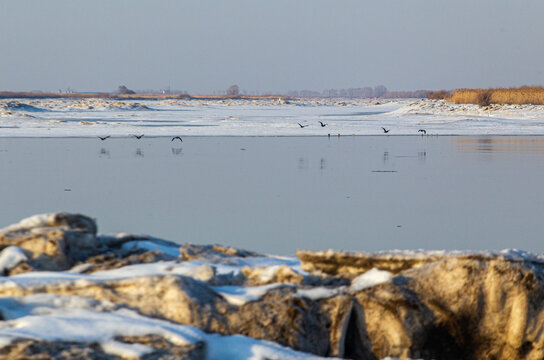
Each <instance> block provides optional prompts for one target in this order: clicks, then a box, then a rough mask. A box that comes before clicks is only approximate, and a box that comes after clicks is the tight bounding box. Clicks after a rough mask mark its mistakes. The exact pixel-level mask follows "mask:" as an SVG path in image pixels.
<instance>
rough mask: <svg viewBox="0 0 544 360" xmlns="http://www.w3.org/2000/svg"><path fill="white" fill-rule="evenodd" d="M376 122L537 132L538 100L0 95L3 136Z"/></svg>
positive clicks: (455, 131) (312, 127)
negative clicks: (521, 102)
mask: <svg viewBox="0 0 544 360" xmlns="http://www.w3.org/2000/svg"><path fill="white" fill-rule="evenodd" d="M319 122H322V123H323V124H325V126H324V127H323V126H321V124H320V123H319ZM299 124H301V125H303V126H304V127H301V126H300V125H299ZM306 125H308V126H306ZM382 127H385V128H387V129H390V132H389V133H388V135H418V134H419V133H418V130H420V129H424V130H426V131H427V134H428V135H430V134H433V135H484V134H487V135H541V134H544V106H536V105H493V106H490V107H486V108H482V107H479V106H477V105H457V104H450V103H447V102H445V101H435V100H379V101H377V100H369V99H362V100H346V99H343V100H342V99H340V100H338V99H331V100H329V99H320V100H308V99H306V100H304V99H298V100H287V101H285V100H142V101H117V100H102V99H84V100H66V99H61V100H59V99H4V100H0V136H4V137H18V136H31V137H32V136H40V137H41V136H46V137H59V136H97V135H111V136H114V137H125V136H130V135H132V134H145V135H146V136H172V135H181V136H191V135H198V136H219V135H223V136H308V135H311V136H326V135H328V134H331V136H336V135H338V134H341V135H378V134H383V131H382Z"/></svg>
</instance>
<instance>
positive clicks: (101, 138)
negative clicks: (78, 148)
mask: <svg viewBox="0 0 544 360" xmlns="http://www.w3.org/2000/svg"><path fill="white" fill-rule="evenodd" d="M109 137H110V136H109V135H108V136H99V137H98V138H99V139H100V140H102V141H104V140H106V139H107V138H109Z"/></svg>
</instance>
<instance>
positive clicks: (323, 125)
mask: <svg viewBox="0 0 544 360" xmlns="http://www.w3.org/2000/svg"><path fill="white" fill-rule="evenodd" d="M318 123H320V124H321V127H325V126H327V124H323V123H322V122H321V121H318Z"/></svg>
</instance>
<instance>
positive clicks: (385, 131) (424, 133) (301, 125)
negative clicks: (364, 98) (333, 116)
mask: <svg viewBox="0 0 544 360" xmlns="http://www.w3.org/2000/svg"><path fill="white" fill-rule="evenodd" d="M318 123H319V125H321V127H325V126H327V125H328V124H325V123H323V122H322V121H318ZM297 124H298V126H300V127H301V128H302V129H304V128H305V127H308V126H310V124H301V123H298V122H297ZM382 130H383V133H384V134H387V133H389V131H391V129H386V128H384V127H382ZM417 132H418V133H421V135H427V130H425V129H419V130H418V131H417Z"/></svg>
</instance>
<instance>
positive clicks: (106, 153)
mask: <svg viewBox="0 0 544 360" xmlns="http://www.w3.org/2000/svg"><path fill="white" fill-rule="evenodd" d="M98 157H100V158H104V157H105V158H108V159H110V158H111V156H110V152H109V151H108V150H107V149H105V148H101V149H100V152H99V153H98Z"/></svg>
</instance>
